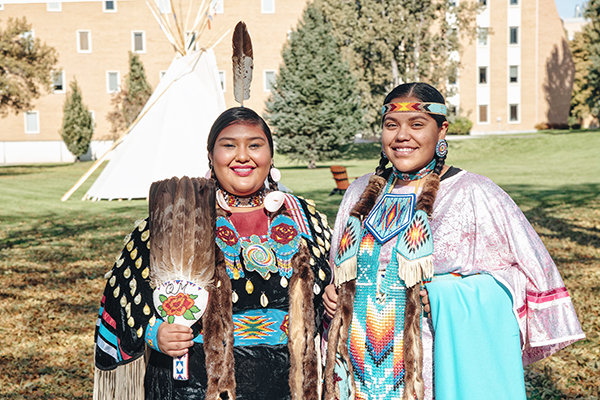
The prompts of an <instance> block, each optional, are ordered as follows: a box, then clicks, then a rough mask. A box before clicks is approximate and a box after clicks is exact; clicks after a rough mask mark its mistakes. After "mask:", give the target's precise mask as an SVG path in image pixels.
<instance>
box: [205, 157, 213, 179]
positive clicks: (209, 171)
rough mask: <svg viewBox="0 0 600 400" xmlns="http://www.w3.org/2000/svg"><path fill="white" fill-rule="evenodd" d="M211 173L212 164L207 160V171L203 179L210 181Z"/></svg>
mask: <svg viewBox="0 0 600 400" xmlns="http://www.w3.org/2000/svg"><path fill="white" fill-rule="evenodd" d="M212 173H213V167H212V163H211V162H210V159H208V171H206V174H204V177H205V178H206V179H210V178H212Z"/></svg>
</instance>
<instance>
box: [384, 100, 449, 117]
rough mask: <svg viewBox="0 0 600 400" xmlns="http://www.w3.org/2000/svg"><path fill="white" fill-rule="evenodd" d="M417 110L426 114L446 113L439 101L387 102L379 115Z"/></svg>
mask: <svg viewBox="0 0 600 400" xmlns="http://www.w3.org/2000/svg"><path fill="white" fill-rule="evenodd" d="M412 111H419V112H424V113H428V114H438V115H446V114H447V109H446V106H445V105H444V104H441V103H414V102H405V103H388V104H385V105H384V106H383V107H382V109H381V115H382V116H383V115H385V114H387V113H390V112H412Z"/></svg>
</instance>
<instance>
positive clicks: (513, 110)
mask: <svg viewBox="0 0 600 400" xmlns="http://www.w3.org/2000/svg"><path fill="white" fill-rule="evenodd" d="M509 107H510V122H519V105H518V104H511V105H510V106H509Z"/></svg>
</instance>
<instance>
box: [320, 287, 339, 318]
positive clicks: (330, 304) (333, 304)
mask: <svg viewBox="0 0 600 400" xmlns="http://www.w3.org/2000/svg"><path fill="white" fill-rule="evenodd" d="M337 299H338V295H337V291H336V290H335V285H333V284H330V285H327V286H325V293H323V304H325V313H327V315H328V316H329V317H330V318H333V315H334V314H335V310H336V308H337Z"/></svg>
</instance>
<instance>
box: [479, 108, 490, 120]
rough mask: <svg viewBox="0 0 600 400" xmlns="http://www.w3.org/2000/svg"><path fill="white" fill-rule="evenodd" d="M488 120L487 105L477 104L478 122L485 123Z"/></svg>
mask: <svg viewBox="0 0 600 400" xmlns="http://www.w3.org/2000/svg"><path fill="white" fill-rule="evenodd" d="M488 121H489V119H488V106H487V104H486V105H480V106H479V123H480V124H487V123H488Z"/></svg>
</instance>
